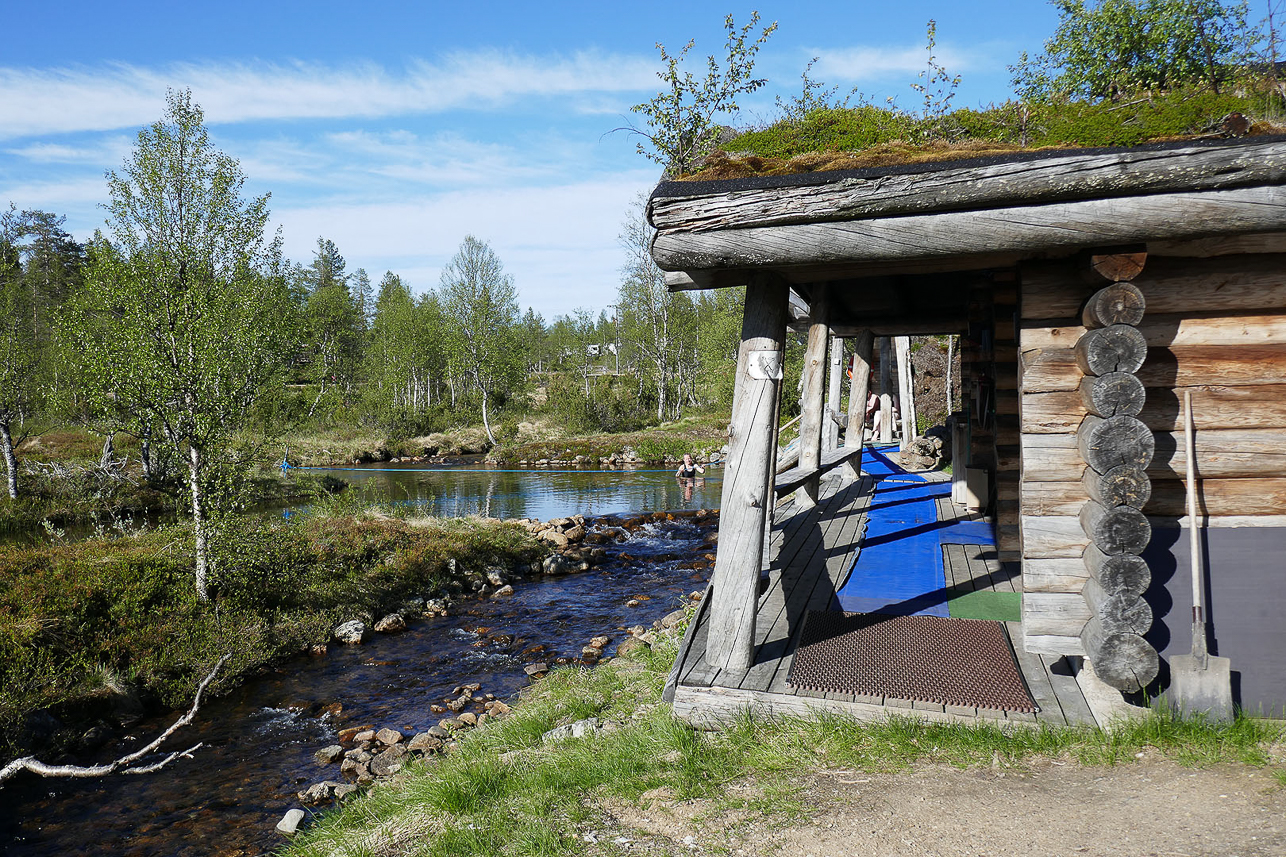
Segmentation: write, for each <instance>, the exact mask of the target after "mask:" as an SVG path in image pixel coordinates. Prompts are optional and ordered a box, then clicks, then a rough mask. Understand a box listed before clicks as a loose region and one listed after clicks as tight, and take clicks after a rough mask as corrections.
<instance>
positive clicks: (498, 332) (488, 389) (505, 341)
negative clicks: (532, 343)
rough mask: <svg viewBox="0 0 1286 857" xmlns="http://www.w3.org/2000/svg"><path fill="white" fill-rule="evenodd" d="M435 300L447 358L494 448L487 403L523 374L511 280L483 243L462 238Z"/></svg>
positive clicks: (514, 290) (445, 270)
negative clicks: (474, 398) (471, 393)
mask: <svg viewBox="0 0 1286 857" xmlns="http://www.w3.org/2000/svg"><path fill="white" fill-rule="evenodd" d="M440 294H441V299H442V304H443V309H444V310H445V312H446V315H447V317H448V318H449V319H450V321H451V322H452V330H451V333H450V342H451V352H452V355H451V356H452V358H453V361H454V362H455V363H456V365H457V366H458V367H459V371H460V373H461V374H462V375H463V376H464V377H465V378H467V379H468V381H469V383H470V384H471V385H472V386H473V388H474V389H475V390H476V391H477V392H478V394H479V396H480V397H481V398H482V426H483V428H485V429H486V430H487V438H488V440H490V441H491V443H492V444H493V445H494V444H495V442H496V438H495V435H494V434H492V431H491V420H490V418H489V416H488V413H487V400H488V399H489V398H491V397H493V396H495V395H496V394H498V393H502V392H507V391H508V390H509V389H510V388H511V387H512V386H513V385H514V383H515V382H516V381H517V379H518V377H519V375H521V372H522V368H523V365H522V364H523V358H522V355H521V354H519V353H518V348H517V344H518V335H517V333H518V318H519V317H518V292H517V290H516V289H515V288H514V284H513V278H512V277H510V276H509V275H508V274H506V273H505V272H504V266H503V265H502V264H501V263H500V258H499V257H498V256H496V254H495V252H494V251H493V250H492V249H491V247H490V246H488V245H487V243H486V242H485V241H479V240H478V239H477V238H474V237H473V236H472V235H468V236H465V239H464V241H463V242H462V243H461V244H460V249H459V251H457V252H456V254H455V256H453V257H452V259H451V261H450V262H449V263H447V266H446V268H444V269H443V271H442V279H441V289H440Z"/></svg>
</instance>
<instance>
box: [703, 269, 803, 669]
mask: <svg viewBox="0 0 1286 857" xmlns="http://www.w3.org/2000/svg"><path fill="white" fill-rule="evenodd" d="M787 291H788V288H787V286H786V284H785V283H784V282H782V281H780V280H777V279H775V278H771V277H768V276H759V277H757V278H756V279H755V280H754V281H753V282H751V284H750V285H749V286H747V288H746V309H745V313H744V316H743V321H742V328H741V349H740V352H739V356H738V360H737V379H736V384H735V393H734V401H733V408H732V420H731V421H730V424H729V428H728V434H729V439H728V445H729V449H728V459H727V463H726V466H725V469H724V474H725V475H724V482H723V492H722V500H721V509H722V512H721V514H720V518H719V550H718V552H717V554H716V559H715V568H714V573H713V574H712V585H713V587H714V589H713V594H712V596H711V606H710V634H709V638H708V639H707V641H706V651H705V657H706V660H707V661H709V662H710V663H711V664H712V665H713V666H714V667H716V668H720V669H722V668H740V669H742V670H744V669H745V668H746V667H748V666H749V661H750V657H751V654H752V649H753V643H754V631H755V602H756V598H757V596H758V586H759V570H760V567H761V564H762V562H763V548H764V534H765V528H766V522H767V515H768V509H769V508H770V506H771V503H772V494H771V485H772V477H773V473H772V463H773V460H774V454H775V450H776V447H777V422H778V420H777V413H778V403H779V401H780V389H781V380H780V379H776V378H771V377H763V373H756V374H757V375H759V377H751V375H750V373H749V371H748V366H749V362H750V360H751V354H752V353H756V352H766V354H767V358H768V359H769V360H772V359H775V360H777V361H781V360H782V359H783V358H784V356H785V347H786V320H787V310H786V304H787ZM774 356H775V357H774ZM778 365H780V363H778Z"/></svg>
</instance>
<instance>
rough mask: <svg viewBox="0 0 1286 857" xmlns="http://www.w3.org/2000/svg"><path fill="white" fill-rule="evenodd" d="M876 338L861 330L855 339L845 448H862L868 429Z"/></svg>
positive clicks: (867, 331)
mask: <svg viewBox="0 0 1286 857" xmlns="http://www.w3.org/2000/svg"><path fill="white" fill-rule="evenodd" d="M874 342H875V337H874V335H873V334H872V333H871V331H870V330H860V331H858V332H857V335H856V336H855V337H853V377H852V378H851V379H850V381H849V386H848V428H847V429H846V430H845V432H844V445H845V446H861V445H862V432H863V430H865V428H866V400H867V397H868V396H870V394H871V351H872V347H873V345H874Z"/></svg>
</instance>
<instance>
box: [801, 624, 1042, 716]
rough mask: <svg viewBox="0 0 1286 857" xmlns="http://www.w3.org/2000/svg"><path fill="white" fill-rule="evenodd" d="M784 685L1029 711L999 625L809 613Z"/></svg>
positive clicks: (1030, 703)
mask: <svg viewBox="0 0 1286 857" xmlns="http://www.w3.org/2000/svg"><path fill="white" fill-rule="evenodd" d="M786 681H787V682H788V683H789V684H791V685H793V686H795V687H803V688H808V689H810V690H818V691H826V692H831V693H856V694H860V695H863V696H880V697H885V696H887V697H892V698H894V699H905V700H912V701H915V702H930V703H935V704H938V705H960V706H965V707H978V708H993V709H1000V710H1004V711H1035V710H1036V705H1035V703H1034V702H1033V701H1032V698H1031V696H1030V695H1029V694H1028V693H1027V686H1026V685H1025V684H1024V683H1023V678H1022V675H1021V674H1020V673H1019V671H1018V665H1017V663H1015V662H1014V655H1013V651H1012V650H1011V649H1010V647H1009V639H1008V637H1006V636H1005V631H1004V628H1002V627H1001V625H1000V624H999V623H997V622H984V621H978V620H974V619H944V618H942V617H939V616H892V615H886V614H881V613H840V612H836V611H830V610H810V611H809V613H808V617H807V618H806V619H805V620H804V630H803V634H802V636H801V639H800V643H799V650H798V651H796V652H795V658H794V661H793V663H792V664H791V666H790V675H789V676H788V677H787V679H786Z"/></svg>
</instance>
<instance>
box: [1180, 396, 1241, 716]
mask: <svg viewBox="0 0 1286 857" xmlns="http://www.w3.org/2000/svg"><path fill="white" fill-rule="evenodd" d="M1183 412H1184V417H1183V437H1184V444H1185V446H1186V452H1187V459H1188V467H1187V480H1186V481H1187V483H1188V486H1187V487H1188V533H1189V535H1190V538H1191V553H1192V654H1191V655H1177V656H1176V657H1173V658H1171V659H1170V695H1171V699H1172V700H1173V702H1174V704H1175V705H1176V706H1177V707H1178V709H1179V713H1180V714H1182V715H1183V716H1191V715H1193V714H1198V713H1200V714H1202V715H1204V716H1205V717H1206V718H1208V719H1209V720H1211V721H1215V722H1221V723H1226V722H1228V721H1230V720H1232V718H1233V711H1232V672H1231V669H1230V664H1229V661H1228V659H1227V658H1214V657H1211V656H1210V653H1209V652H1208V651H1207V649H1206V616H1205V610H1204V608H1203V606H1202V594H1203V592H1204V589H1205V587H1204V585H1203V584H1204V581H1203V579H1202V574H1201V533H1200V529H1199V527H1198V522H1197V481H1196V443H1195V441H1194V440H1193V432H1194V426H1193V419H1192V393H1191V392H1190V391H1188V390H1185V391H1184V393H1183Z"/></svg>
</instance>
